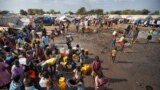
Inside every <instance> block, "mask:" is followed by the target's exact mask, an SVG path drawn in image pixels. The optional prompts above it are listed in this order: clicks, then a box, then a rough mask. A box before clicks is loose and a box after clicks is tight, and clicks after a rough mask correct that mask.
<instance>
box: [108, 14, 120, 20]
mask: <svg viewBox="0 0 160 90" xmlns="http://www.w3.org/2000/svg"><path fill="white" fill-rule="evenodd" d="M109 18H116V19H120V18H122V17H121V16H120V15H110V16H109Z"/></svg>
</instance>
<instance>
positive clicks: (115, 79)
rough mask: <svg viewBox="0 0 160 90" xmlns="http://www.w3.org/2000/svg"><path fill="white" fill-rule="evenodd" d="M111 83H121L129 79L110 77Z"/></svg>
mask: <svg viewBox="0 0 160 90" xmlns="http://www.w3.org/2000/svg"><path fill="white" fill-rule="evenodd" d="M109 80H110V81H109V82H110V83H119V82H126V81H128V80H127V79H119V78H109Z"/></svg>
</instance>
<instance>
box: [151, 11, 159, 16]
mask: <svg viewBox="0 0 160 90" xmlns="http://www.w3.org/2000/svg"><path fill="white" fill-rule="evenodd" d="M152 15H160V12H159V11H154V12H153V13H152Z"/></svg>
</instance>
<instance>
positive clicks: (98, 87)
mask: <svg viewBox="0 0 160 90" xmlns="http://www.w3.org/2000/svg"><path fill="white" fill-rule="evenodd" d="M105 84H109V83H108V78H106V77H105V76H104V75H103V73H102V72H101V71H99V72H98V73H97V75H96V77H95V90H107V87H104V85H105Z"/></svg>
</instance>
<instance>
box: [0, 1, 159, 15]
mask: <svg viewBox="0 0 160 90" xmlns="http://www.w3.org/2000/svg"><path fill="white" fill-rule="evenodd" d="M80 7H86V9H87V10H90V9H96V8H100V9H104V11H111V10H124V9H136V10H141V9H149V10H151V11H155V10H159V11H160V0H0V10H9V11H12V12H16V13H17V12H19V10H20V9H25V10H27V9H28V8H38V9H43V10H45V11H46V10H50V9H54V10H58V11H61V12H66V11H69V10H70V11H73V12H75V11H77V9H79V8H80Z"/></svg>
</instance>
